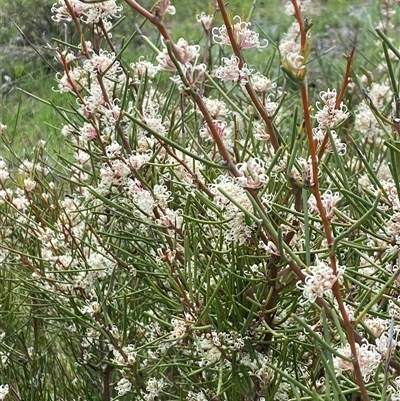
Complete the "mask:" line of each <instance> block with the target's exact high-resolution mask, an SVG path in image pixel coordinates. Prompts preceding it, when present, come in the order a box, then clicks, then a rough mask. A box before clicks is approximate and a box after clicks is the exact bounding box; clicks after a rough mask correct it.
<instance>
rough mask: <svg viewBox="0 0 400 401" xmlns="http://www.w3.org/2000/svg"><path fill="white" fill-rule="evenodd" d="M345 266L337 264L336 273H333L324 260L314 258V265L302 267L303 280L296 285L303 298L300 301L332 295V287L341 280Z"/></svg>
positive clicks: (305, 301)
mask: <svg viewBox="0 0 400 401" xmlns="http://www.w3.org/2000/svg"><path fill="white" fill-rule="evenodd" d="M345 269H346V268H345V266H338V267H337V268H336V270H337V273H336V274H334V272H333V269H332V267H331V266H329V265H328V264H327V263H326V262H324V261H320V260H319V259H318V258H316V260H315V262H314V265H313V266H309V267H308V268H307V269H302V272H303V273H304V274H305V276H306V277H305V281H304V283H303V282H298V284H297V285H298V287H299V288H300V289H301V290H302V291H303V297H304V300H303V301H302V302H301V303H302V304H305V303H307V302H311V303H313V302H315V300H316V299H317V298H322V297H324V296H325V297H329V298H330V297H332V287H333V285H334V284H335V283H336V281H338V282H339V284H341V283H342V281H343V274H344V271H345Z"/></svg>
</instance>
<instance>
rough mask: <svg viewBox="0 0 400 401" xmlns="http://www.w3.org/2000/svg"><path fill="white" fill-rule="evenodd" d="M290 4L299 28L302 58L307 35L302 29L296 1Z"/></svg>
mask: <svg viewBox="0 0 400 401" xmlns="http://www.w3.org/2000/svg"><path fill="white" fill-rule="evenodd" d="M292 4H293V7H294V14H295V16H296V20H297V22H298V23H299V28H300V53H301V55H303V56H304V53H305V52H306V46H307V34H306V31H305V29H304V20H303V17H302V15H301V12H300V7H299V5H298V4H297V0H292Z"/></svg>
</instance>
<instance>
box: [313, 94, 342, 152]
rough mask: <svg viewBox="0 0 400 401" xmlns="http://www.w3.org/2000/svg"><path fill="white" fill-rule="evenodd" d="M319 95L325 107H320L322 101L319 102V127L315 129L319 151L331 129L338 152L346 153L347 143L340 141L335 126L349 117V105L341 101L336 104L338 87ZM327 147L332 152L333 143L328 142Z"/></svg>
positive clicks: (317, 105) (314, 135)
mask: <svg viewBox="0 0 400 401" xmlns="http://www.w3.org/2000/svg"><path fill="white" fill-rule="evenodd" d="M319 96H320V98H321V100H322V103H323V107H322V108H320V103H319V102H317V104H316V107H317V109H318V111H317V113H316V114H315V116H314V117H315V118H316V120H317V122H318V127H316V128H314V129H313V138H314V139H315V141H316V143H317V151H319V149H320V147H321V145H322V143H323V141H324V139H325V136H326V135H328V130H329V131H330V135H331V138H332V139H333V142H334V145H335V147H336V150H337V152H338V153H339V155H344V154H345V153H346V144H345V143H343V142H341V141H340V139H339V138H338V136H337V134H336V132H335V131H334V130H333V128H334V127H336V126H337V125H339V124H340V123H341V122H343V121H344V120H346V119H347V117H348V116H349V112H348V110H347V107H346V106H345V105H344V104H343V102H340V104H339V105H336V103H337V101H336V99H337V94H336V89H332V90H331V89H328V90H327V91H326V92H325V91H322V92H321V93H320V94H319ZM326 149H327V150H328V151H329V152H332V151H333V147H332V144H330V143H329V142H328V146H327V147H326Z"/></svg>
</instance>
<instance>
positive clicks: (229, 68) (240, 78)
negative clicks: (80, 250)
mask: <svg viewBox="0 0 400 401" xmlns="http://www.w3.org/2000/svg"><path fill="white" fill-rule="evenodd" d="M222 62H223V64H224V65H223V66H220V67H218V68H217V69H216V70H215V76H216V77H217V78H219V79H222V80H223V81H233V82H235V83H238V84H240V85H241V86H245V85H246V84H247V82H249V77H250V75H251V72H252V70H251V69H249V68H247V64H243V67H242V68H239V59H238V57H236V56H235V55H232V56H231V58H227V57H222Z"/></svg>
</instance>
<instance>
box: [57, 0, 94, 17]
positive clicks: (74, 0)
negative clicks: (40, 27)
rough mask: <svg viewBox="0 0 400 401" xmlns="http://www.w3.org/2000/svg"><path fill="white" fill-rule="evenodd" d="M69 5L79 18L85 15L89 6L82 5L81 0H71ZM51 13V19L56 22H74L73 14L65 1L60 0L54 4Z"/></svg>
mask: <svg viewBox="0 0 400 401" xmlns="http://www.w3.org/2000/svg"><path fill="white" fill-rule="evenodd" d="M69 4H70V6H71V8H72V10H73V12H74V14H75V17H77V18H80V17H81V16H82V15H83V12H84V11H85V8H86V7H87V5H86V4H85V3H82V2H81V1H80V0H69ZM51 12H52V13H53V16H52V17H51V18H52V20H54V21H56V22H60V21H72V18H71V14H70V12H69V10H68V7H67V5H66V4H65V1H64V0H58V3H55V4H53V6H52V7H51Z"/></svg>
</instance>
